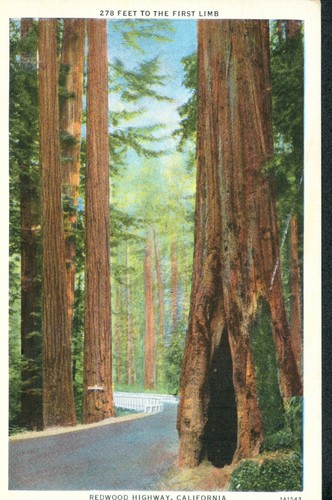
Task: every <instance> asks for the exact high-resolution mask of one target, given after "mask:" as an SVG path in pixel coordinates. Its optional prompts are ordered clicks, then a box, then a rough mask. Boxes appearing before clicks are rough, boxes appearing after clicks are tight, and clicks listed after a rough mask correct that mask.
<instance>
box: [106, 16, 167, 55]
mask: <svg viewBox="0 0 332 500" xmlns="http://www.w3.org/2000/svg"><path fill="white" fill-rule="evenodd" d="M112 27H113V28H114V29H115V30H117V31H119V32H120V33H121V36H122V39H123V42H124V44H125V45H127V46H128V47H131V48H132V49H134V50H136V51H138V52H141V53H142V54H144V53H146V47H145V42H146V41H149V40H153V41H156V42H170V41H171V39H170V38H169V36H168V35H169V34H170V33H171V32H172V31H174V30H173V28H172V26H171V24H170V23H169V21H167V20H165V21H162V20H158V30H156V25H155V22H154V21H153V20H145V19H139V20H137V19H136V20H135V21H131V20H125V21H122V20H121V21H120V20H118V21H115V22H114V23H112Z"/></svg>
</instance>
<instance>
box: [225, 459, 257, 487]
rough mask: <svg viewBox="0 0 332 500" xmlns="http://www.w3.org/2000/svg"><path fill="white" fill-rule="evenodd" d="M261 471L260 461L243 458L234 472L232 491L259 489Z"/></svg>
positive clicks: (231, 483)
mask: <svg viewBox="0 0 332 500" xmlns="http://www.w3.org/2000/svg"><path fill="white" fill-rule="evenodd" d="M259 472H260V470H259V464H258V462H255V461H253V460H242V462H241V463H240V465H239V466H238V467H237V468H236V469H235V470H234V472H233V473H232V477H231V482H230V485H229V489H230V491H258V490H257V485H258V483H259Z"/></svg>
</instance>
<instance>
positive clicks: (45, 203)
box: [38, 19, 75, 427]
mask: <svg viewBox="0 0 332 500" xmlns="http://www.w3.org/2000/svg"><path fill="white" fill-rule="evenodd" d="M38 50H39V99H40V101H39V113H40V166H41V206H42V232H43V301H42V304H43V420H44V426H45V427H50V426H58V425H73V424H74V423H75V406H74V397H73V386H72V371H71V337H70V332H69V328H68V315H67V311H68V300H67V289H66V261H65V242H64V230H63V222H62V205H61V164H60V143H59V105H58V66H57V21H56V20H55V19H45V20H40V21H39V28H38Z"/></svg>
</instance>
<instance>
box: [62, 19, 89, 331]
mask: <svg viewBox="0 0 332 500" xmlns="http://www.w3.org/2000/svg"><path fill="white" fill-rule="evenodd" d="M84 40H85V20H84V19H65V20H64V31H63V44H62V54H61V68H62V71H63V73H64V75H65V81H64V82H63V83H64V89H65V96H64V99H63V102H62V106H61V109H60V131H61V135H62V141H61V145H62V148H61V153H62V175H63V198H64V211H65V214H64V228H65V247H66V269H67V294H68V320H69V329H70V331H71V330H72V318H73V306H74V287H75V264H76V262H75V261H76V244H75V229H76V222H77V205H78V189H79V180H80V152H81V128H82V127H81V124H82V95H83V67H84Z"/></svg>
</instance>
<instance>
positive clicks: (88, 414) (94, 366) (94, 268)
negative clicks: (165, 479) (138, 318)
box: [83, 19, 113, 423]
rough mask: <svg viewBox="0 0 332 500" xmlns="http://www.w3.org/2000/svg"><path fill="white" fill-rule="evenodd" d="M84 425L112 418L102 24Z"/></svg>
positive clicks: (101, 29)
mask: <svg viewBox="0 0 332 500" xmlns="http://www.w3.org/2000/svg"><path fill="white" fill-rule="evenodd" d="M85 250H86V261H85V263H86V278H85V279H86V281H85V337H84V375H83V377H84V386H83V421H84V422H85V423H89V422H97V421H100V420H103V419H105V418H109V417H110V416H112V415H113V394H112V372H111V285H110V231H109V149H108V58H107V25H106V21H104V20H97V19H91V20H89V21H88V90H87V171H86V194H85Z"/></svg>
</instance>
